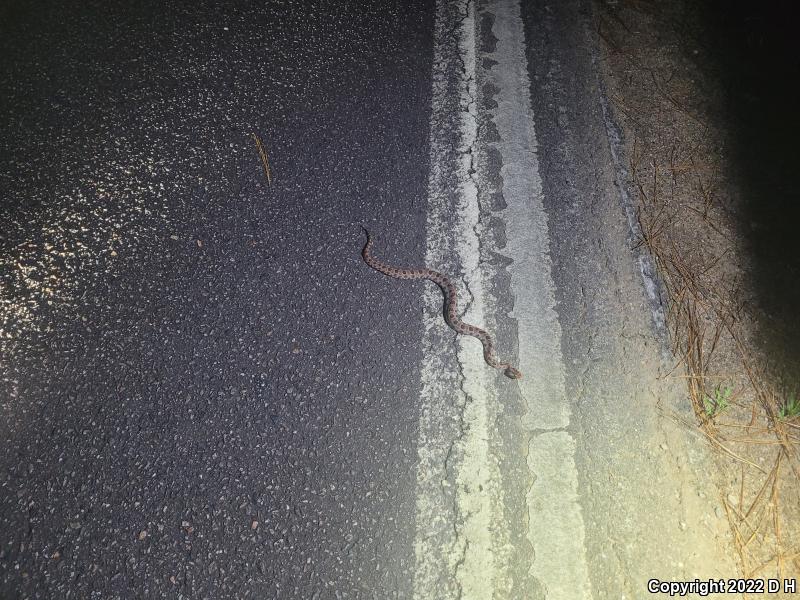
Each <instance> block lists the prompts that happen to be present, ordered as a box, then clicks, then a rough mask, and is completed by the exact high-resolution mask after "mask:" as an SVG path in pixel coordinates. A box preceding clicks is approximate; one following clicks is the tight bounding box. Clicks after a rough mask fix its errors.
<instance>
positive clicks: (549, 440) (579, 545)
mask: <svg viewBox="0 0 800 600" xmlns="http://www.w3.org/2000/svg"><path fill="white" fill-rule="evenodd" d="M481 10H482V11H487V12H490V13H492V14H493V15H494V17H495V19H494V23H493V34H494V36H495V37H496V38H497V43H496V46H495V48H494V49H493V50H492V51H491V52H490V53H486V54H485V56H484V55H483V54H479V53H478V50H477V48H478V44H477V43H476V15H475V7H474V4H473V3H472V2H460V3H453V2H447V1H446V0H439V1H438V2H437V10H436V27H435V37H436V39H435V45H434V73H433V113H432V125H431V176H430V180H429V205H428V219H427V226H428V240H427V249H426V264H428V265H430V266H432V267H433V268H436V267H437V266H439V265H441V264H442V263H443V261H445V259H446V258H447V257H448V256H451V255H452V254H453V253H455V254H456V255H457V256H458V259H459V261H458V262H460V264H461V265H462V267H463V270H464V276H463V281H462V285H461V286H459V287H460V289H464V286H466V288H467V289H468V290H469V300H470V304H469V310H468V312H467V314H466V315H465V319H466V320H468V321H469V322H472V323H475V324H478V325H481V324H486V322H487V320H486V318H485V317H491V315H492V311H493V310H494V305H495V303H494V300H493V298H492V297H491V294H490V293H489V290H488V282H487V278H488V274H489V272H488V270H486V269H484V267H482V265H481V264H480V262H479V250H480V243H481V242H482V241H483V238H482V237H481V234H482V229H481V228H482V224H481V222H480V220H479V218H478V217H479V203H478V199H479V198H478V194H479V190H480V189H482V188H483V185H482V184H483V182H482V181H481V180H479V178H480V177H481V173H482V172H483V170H482V168H481V165H479V164H478V161H479V157H480V156H485V151H486V150H487V149H489V148H492V149H494V150H496V151H497V152H499V153H500V155H501V156H502V165H503V166H502V169H501V173H500V174H501V177H502V191H503V195H504V199H505V202H506V204H507V209H506V210H505V212H504V214H503V217H504V220H505V221H506V234H507V247H506V248H505V249H504V250H503V252H504V253H506V254H508V255H509V256H510V257H512V258H513V259H514V263H513V265H512V266H511V267H510V268H509V270H510V272H511V275H512V283H511V286H512V292H513V294H514V297H515V305H514V311H513V314H512V316H513V317H514V318H516V319H517V323H518V331H519V365H520V368H521V369H522V371H523V372H524V373H525V374H526V377H525V379H523V380H522V381H521V382H520V389H521V392H522V394H523V396H524V398H525V399H526V401H527V403H528V408H529V411H528V414H527V415H526V416H525V417H524V423H523V424H522V427H523V428H524V429H526V430H528V431H530V432H531V439H530V443H529V447H528V452H529V453H528V465H529V468H530V471H531V477H532V480H533V485H532V487H531V489H530V491H529V493H528V498H527V502H528V517H529V519H528V523H529V527H530V528H529V535H528V539H529V541H530V544H531V546H532V548H533V555H532V556H531V557H530V569H529V571H530V574H531V575H532V576H533V577H534V578H535V579H536V581H537V583H538V586H539V587H540V589H544V590H545V593H546V597H547V598H550V599H560V598H569V599H571V600H580V599H581V598H590V597H591V592H590V589H589V583H588V582H589V579H588V570H587V567H586V560H585V551H584V543H583V541H584V526H583V519H582V514H581V510H580V506H579V505H578V502H577V481H578V480H577V470H576V467H575V463H574V454H575V447H576V446H575V441H574V440H573V439H572V437H571V435H570V434H569V433H568V431H567V427H568V425H569V419H570V412H569V406H568V404H567V401H566V394H565V389H564V365H563V361H562V357H561V328H560V325H559V322H558V318H557V314H556V312H555V296H554V284H553V279H552V275H551V261H550V258H549V253H548V252H549V243H548V227H547V217H546V214H545V212H544V207H543V203H542V185H541V180H540V177H539V165H538V161H537V157H536V148H537V145H536V135H535V131H534V126H533V114H532V109H531V105H530V99H529V86H530V82H529V79H528V71H527V63H526V59H525V45H524V30H523V25H522V20H521V15H520V9H519V3H518V1H514V0H498V1H495V2H488V3H487V5H486V6H485V7H484V8H482V9H481ZM454 35H455V36H457V39H454V37H453V36H454ZM483 58H490V59H491V61H489V62H486V63H484V62H483V61H482V59H483ZM479 64H488V65H491V66H488V67H487V68H485V69H484V68H483V67H479V66H478V65H479ZM454 78H455V80H454ZM478 81H481V82H482V83H485V82H489V83H491V84H492V85H493V89H494V90H495V93H494V97H493V99H494V100H495V102H496V103H497V107H496V108H494V109H491V110H490V111H489V114H490V116H491V118H492V120H493V121H494V124H495V126H496V129H497V133H498V134H499V136H498V137H499V139H497V138H496V139H495V140H494V141H488V140H484V139H482V138H481V137H480V136H479V128H478V116H479V115H478V107H479V106H480V104H479V102H480V90H479V89H478V86H477V85H476V82H478ZM456 95H457V97H455V96H456ZM453 115H457V116H456V117H455V118H453ZM454 139H456V140H458V143H459V148H458V152H456V153H454V152H453V140H454ZM454 190H455V193H456V197H455V198H453V196H452V194H453V193H454ZM454 204H455V206H456V207H457V210H456V211H455V214H453V210H452V208H453V205H454ZM440 302H441V296H440V295H439V292H438V290H437V289H435V288H433V286H426V289H425V303H426V306H427V307H437V306H439V303H440ZM424 324H425V339H424V340H423V349H424V353H425V354H424V357H423V366H422V398H421V411H420V423H419V441H418V456H419V469H418V473H417V502H416V508H417V522H416V538H415V557H416V569H415V579H414V598H416V599H418V600H427V599H434V598H435V599H437V600H439V599H441V600H445V599H449V598H461V599H463V600H469V599H474V600H485V599H489V598H506V597H508V596H507V591H508V585H509V581H508V580H509V577H510V575H509V573H510V565H509V564H507V560H504V557H505V556H507V555H508V554H509V553H508V551H507V550H508V548H507V544H508V540H509V535H508V531H507V528H508V524H507V523H506V522H505V521H504V520H503V504H504V498H503V496H502V494H503V491H502V490H503V488H502V486H501V484H500V472H499V466H498V461H497V459H496V458H495V457H494V456H493V455H492V453H491V440H492V437H493V436H495V432H493V430H492V427H493V423H494V422H495V417H496V415H498V414H500V413H501V412H502V409H501V407H500V406H499V405H498V399H497V397H496V392H495V384H496V382H497V377H496V374H495V373H494V372H492V371H491V369H489V368H488V367H487V366H486V365H485V364H484V363H483V361H482V356H481V353H480V350H479V345H478V344H477V342H476V341H475V340H473V339H471V338H466V337H465V336H460V338H459V340H458V344H459V349H458V361H459V364H460V365H461V370H462V372H461V374H458V373H456V374H448V373H447V372H446V370H444V369H443V368H442V361H441V358H440V355H441V349H440V348H441V343H442V340H447V339H452V336H450V337H449V338H448V334H447V332H446V326H445V325H444V323H443V321H442V318H441V311H440V310H439V309H437V308H434V309H431V310H427V312H426V315H425V320H424ZM462 376H463V378H462ZM453 406H456V407H458V414H457V415H456V418H454V416H453V412H452V407H453ZM518 526H519V527H526V524H525V523H519V524H518Z"/></svg>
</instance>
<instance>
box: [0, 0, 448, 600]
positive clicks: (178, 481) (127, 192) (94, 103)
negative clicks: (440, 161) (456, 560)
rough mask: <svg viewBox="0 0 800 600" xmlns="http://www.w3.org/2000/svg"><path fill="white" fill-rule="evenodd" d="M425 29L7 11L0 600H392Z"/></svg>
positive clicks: (242, 6)
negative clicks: (382, 271) (368, 256)
mask: <svg viewBox="0 0 800 600" xmlns="http://www.w3.org/2000/svg"><path fill="white" fill-rule="evenodd" d="M432 10H433V8H432V4H431V3H416V2H405V1H403V2H394V3H393V2H385V1H380V2H369V1H367V2H363V1H361V0H359V1H358V2H340V1H338V0H337V1H336V2H317V3H313V4H312V3H305V2H293V1H285V2H267V3H252V2H236V3H224V4H220V3H216V2H194V1H193V2H186V3H166V4H165V3H162V2H144V3H135V4H130V3H115V2H111V3H109V2H106V1H103V2H87V3H82V4H81V6H80V8H76V7H74V6H67V5H64V4H62V3H55V2H53V3H48V5H46V6H45V5H39V6H36V7H34V6H33V5H30V6H29V7H28V8H25V6H24V4H20V5H15V6H7V7H6V8H4V9H3V11H4V14H3V16H2V18H0V22H2V23H3V25H2V29H3V31H2V33H0V44H2V50H0V54H1V55H2V71H1V73H2V75H0V89H2V90H3V91H2V106H3V109H2V116H3V135H2V136H1V137H2V140H0V148H1V150H0V156H2V163H0V185H2V188H1V189H2V202H3V210H2V216H0V232H1V233H0V236H1V238H0V248H1V250H0V251H1V252H2V259H0V261H1V262H2V264H1V265H0V273H2V275H1V276H2V285H3V288H2V302H3V304H2V311H3V314H2V325H0V327H2V329H3V340H2V360H1V361H0V363H1V364H0V369H2V392H1V393H2V414H1V415H0V423H2V424H0V433H2V437H3V439H4V441H3V447H4V452H3V455H2V458H0V532H1V533H0V540H2V545H1V548H0V589H2V590H3V591H2V592H0V596H2V597H3V598H18V597H19V598H21V597H31V598H33V597H36V598H56V597H58V598H95V597H97V598H112V597H125V598H133V597H142V598H144V597H167V596H170V597H176V595H177V596H181V597H186V598H188V597H192V598H201V597H202V598H250V597H253V598H272V597H274V598H317V597H321V598H327V597H336V596H334V595H332V594H333V593H334V592H333V590H335V591H336V594H338V595H340V596H341V597H361V595H362V594H364V592H365V590H380V593H379V594H378V596H377V597H382V598H391V597H406V596H407V595H408V590H409V585H410V583H409V582H410V579H411V575H410V564H409V563H410V561H411V560H412V559H413V549H412V547H411V543H410V541H409V539H410V536H412V535H413V523H414V494H413V477H414V464H415V453H414V449H415V427H416V414H415V406H414V403H413V401H412V400H413V398H414V397H415V394H416V392H417V390H416V389H415V385H414V383H413V380H411V383H410V382H409V379H408V378H407V377H406V373H407V372H408V371H409V370H411V369H413V368H414V365H415V363H416V360H417V356H418V352H417V350H418V345H419V335H418V328H419V320H418V316H417V313H418V305H417V306H416V307H415V306H414V305H413V304H412V303H410V301H409V298H411V297H413V291H409V292H407V293H406V294H403V295H400V294H397V293H396V292H392V291H390V290H391V289H392V286H391V285H390V284H389V282H388V281H384V278H382V277H379V276H377V274H375V273H374V272H372V273H369V274H367V271H368V269H366V267H365V265H364V264H363V263H362V261H361V258H360V255H359V251H360V246H361V244H362V243H363V238H362V235H363V234H362V232H361V230H360V228H359V224H360V223H364V224H367V225H369V226H371V227H372V228H373V230H374V232H375V233H376V234H377V235H379V236H380V235H386V236H387V237H388V234H389V232H392V231H402V232H404V236H403V237H402V238H399V239H398V243H399V244H402V245H403V246H402V248H403V249H404V250H405V252H406V256H407V257H408V258H409V259H411V258H413V257H416V258H417V260H419V259H420V252H421V250H422V248H423V247H424V231H425V228H424V216H425V212H424V206H425V190H426V186H427V169H428V152H427V148H428V131H429V122H428V117H429V114H430V80H429V78H430V70H431V64H430V62H431V56H432V51H431V44H432V27H433V14H432ZM251 133H256V134H257V135H259V136H260V137H261V139H262V140H263V144H264V146H265V148H266V150H267V152H268V157H269V165H270V167H271V185H270V184H268V182H267V178H266V176H265V174H264V172H263V169H262V165H261V161H260V159H259V156H258V153H257V150H256V146H255V143H254V141H253V139H252V138H251V137H250V136H251ZM417 302H419V301H417ZM386 315H391V318H390V320H389V321H388V322H387V319H386ZM386 348H389V349H391V354H386V353H385V352H384V350H385V349H386ZM320 594H321V595H320Z"/></svg>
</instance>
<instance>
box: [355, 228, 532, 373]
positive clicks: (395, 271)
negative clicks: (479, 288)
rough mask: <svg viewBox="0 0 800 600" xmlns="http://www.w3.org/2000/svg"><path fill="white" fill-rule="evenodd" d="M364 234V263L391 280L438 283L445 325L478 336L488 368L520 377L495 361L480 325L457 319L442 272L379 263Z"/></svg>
mask: <svg viewBox="0 0 800 600" xmlns="http://www.w3.org/2000/svg"><path fill="white" fill-rule="evenodd" d="M364 233H366V234H367V243H366V245H365V246H364V250H362V251H361V256H363V257H364V262H366V263H367V264H368V265H369V266H370V267H372V268H373V269H375V270H376V271H380V272H381V273H383V274H384V275H388V276H389V277H394V278H395V279H428V280H430V281H432V282H433V283H435V284H436V285H438V286H439V287H440V288H441V290H442V293H444V301H445V307H446V310H445V313H444V314H445V321H447V324H448V325H449V326H450V327H451V328H452V329H453V330H455V331H456V333H463V334H464V335H471V336H472V337H475V338H478V339H479V340H480V341H481V344H483V358H484V360H485V361H486V363H487V364H488V365H489V366H490V367H494V368H495V369H502V370H503V374H504V375H505V376H506V377H509V378H511V379H522V373H521V372H520V371H519V370H517V369H515V368H514V367H512V366H511V365H510V364H508V363H501V362H500V361H498V360H497V357H496V356H495V354H494V344H493V343H492V338H491V336H490V335H489V334H488V333H486V332H485V331H484V330H483V329H481V328H480V327H475V325H470V324H469V323H464V322H463V321H462V320H461V319H459V318H458V312H457V307H458V305H457V302H458V300H457V298H458V296H457V295H456V287H455V286H454V285H453V283H452V282H451V281H450V279H448V278H447V276H446V275H442V274H441V273H439V272H438V271H434V270H433V269H425V268H423V269H409V268H404V267H392V266H390V265H387V264H386V263H384V262H381V261H380V260H378V259H377V258H375V257H374V256H372V254H371V253H370V249H371V248H372V237H370V235H369V231H367V230H366V229H364Z"/></svg>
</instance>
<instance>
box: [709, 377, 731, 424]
mask: <svg viewBox="0 0 800 600" xmlns="http://www.w3.org/2000/svg"><path fill="white" fill-rule="evenodd" d="M732 393H733V387H732V386H727V385H726V386H725V388H724V389H723V387H722V385H718V386H717V387H715V388H714V397H713V398H712V397H711V396H709V395H708V394H706V395H705V396H703V408H704V409H705V411H706V415H707V416H708V417H709V418H713V417H716V416H717V415H718V414H719V413H721V412H722V411H723V410H725V409H726V408H728V406H730V402H728V401H729V400H730V397H731V394H732Z"/></svg>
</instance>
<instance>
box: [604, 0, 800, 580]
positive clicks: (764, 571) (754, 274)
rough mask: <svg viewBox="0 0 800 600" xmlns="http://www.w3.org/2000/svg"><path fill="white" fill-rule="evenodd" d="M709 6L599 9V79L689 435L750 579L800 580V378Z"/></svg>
mask: <svg viewBox="0 0 800 600" xmlns="http://www.w3.org/2000/svg"><path fill="white" fill-rule="evenodd" d="M699 4H700V3H692V2H690V1H689V0H684V1H677V2H654V1H645V0H618V1H613V0H596V1H595V3H594V10H595V24H596V27H597V33H598V36H599V39H600V41H601V48H602V51H601V52H602V56H601V62H602V68H603V70H604V76H605V82H606V86H607V92H608V95H609V97H610V99H611V102H612V106H613V109H614V113H615V118H616V120H617V122H618V123H620V125H621V126H622V128H623V131H624V132H625V138H626V139H625V143H626V147H627V150H628V157H629V159H630V164H629V165H628V167H629V174H630V182H629V183H630V184H631V186H632V188H633V190H634V192H635V196H636V200H637V203H638V220H639V225H640V228H641V239H640V240H639V244H640V245H642V246H644V247H646V249H647V250H648V251H649V252H650V254H651V255H652V256H653V258H654V260H655V262H656V265H657V268H658V271H659V276H660V279H661V281H662V284H663V290H664V294H665V296H666V298H665V304H666V307H667V325H668V328H669V332H670V341H671V344H672V350H673V353H674V356H675V364H674V368H673V369H672V370H671V372H670V373H669V374H668V375H667V376H668V377H673V378H680V379H682V380H685V382H686V386H687V391H688V397H689V399H690V401H691V403H692V408H693V410H694V414H695V422H694V423H686V424H687V425H688V426H689V427H691V428H692V429H693V430H695V431H697V432H699V434H701V435H703V436H704V437H705V438H706V439H707V440H708V441H709V443H710V444H711V445H712V446H713V447H714V448H715V449H716V452H715V453H714V455H715V458H716V461H717V470H718V472H719V478H720V481H719V484H720V486H721V488H720V489H721V493H720V499H719V502H720V508H721V510H723V511H724V514H725V515H726V516H727V519H728V522H729V524H730V527H731V532H732V537H733V540H734V543H735V545H736V548H737V551H738V554H739V562H740V566H741V569H742V575H743V576H745V577H758V578H766V577H779V578H788V577H798V575H799V574H800V400H798V387H797V386H798V383H799V382H800V379H798V375H800V374H799V373H798V372H797V371H796V370H794V369H796V368H797V365H796V364H793V362H792V360H791V357H790V358H789V359H786V357H785V355H784V354H781V353H780V352H779V351H776V350H775V349H776V347H778V346H779V345H777V344H774V343H772V341H771V340H772V339H773V335H772V333H773V332H774V331H781V330H784V331H785V330H786V327H787V326H786V325H785V322H786V321H785V319H786V316H785V315H783V314H781V313H780V311H771V310H768V309H767V308H765V304H768V303H765V302H764V293H765V292H764V286H763V283H762V282H761V280H760V276H761V273H760V264H759V262H758V259H757V257H755V256H754V251H753V242H752V241H751V237H750V236H749V230H750V229H751V228H752V229H756V228H758V227H760V226H762V224H761V223H760V222H757V220H754V219H753V217H752V212H751V211H749V210H748V209H747V206H746V204H747V202H748V198H747V194H748V193H750V194H752V193H753V192H752V190H753V188H752V186H750V187H749V188H748V182H747V180H746V173H745V172H743V170H742V169H740V168H738V165H737V162H736V161H737V159H738V158H740V157H741V156H742V154H741V153H740V152H738V151H737V149H736V145H737V144H738V143H739V142H738V141H737V140H736V139H735V133H734V131H733V129H732V127H733V126H732V123H731V119H732V117H734V116H735V114H732V113H731V111H730V106H731V103H730V99H729V97H728V94H729V89H728V88H726V85H725V79H724V76H723V75H720V69H721V67H720V63H719V62H717V60H716V53H717V52H718V51H719V48H715V47H714V39H715V38H714V35H712V34H711V33H709V32H708V31H707V30H706V27H707V21H706V20H705V19H704V13H703V10H704V9H700V8H698V6H699ZM748 189H749V191H748ZM781 319H784V321H782V320H781ZM795 319H797V320H798V321H800V308H797V316H796V317H795ZM791 325H792V326H795V325H796V324H794V323H792V324H791ZM790 342H791V343H795V344H796V340H790ZM673 416H675V418H678V419H681V420H682V421H684V422H685V421H686V419H685V418H684V417H680V416H677V415H673ZM698 535H702V532H698Z"/></svg>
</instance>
